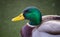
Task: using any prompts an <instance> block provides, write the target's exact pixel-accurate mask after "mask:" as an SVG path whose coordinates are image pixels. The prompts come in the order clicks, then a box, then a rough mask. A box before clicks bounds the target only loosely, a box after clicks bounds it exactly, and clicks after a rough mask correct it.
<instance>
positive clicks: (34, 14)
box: [12, 7, 42, 25]
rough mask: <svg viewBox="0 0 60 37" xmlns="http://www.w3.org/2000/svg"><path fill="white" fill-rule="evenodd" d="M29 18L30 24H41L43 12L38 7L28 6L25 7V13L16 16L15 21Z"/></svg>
mask: <svg viewBox="0 0 60 37" xmlns="http://www.w3.org/2000/svg"><path fill="white" fill-rule="evenodd" d="M24 19H27V20H29V21H30V22H29V24H30V25H40V24H41V22H42V14H41V12H40V10H39V9H37V8H36V7H28V8H26V9H24V11H23V13H21V14H20V15H18V16H16V17H14V18H13V19H12V21H13V22H15V21H20V20H24Z"/></svg>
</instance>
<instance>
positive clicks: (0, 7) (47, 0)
mask: <svg viewBox="0 0 60 37" xmlns="http://www.w3.org/2000/svg"><path fill="white" fill-rule="evenodd" d="M29 6H35V7H37V8H39V9H40V10H41V12H42V14H43V15H48V14H53V15H55V14H56V15H60V0H0V37H21V35H20V29H21V28H22V26H23V25H24V24H26V22H28V21H27V20H24V21H19V22H12V21H11V19H12V18H13V17H15V16H17V15H19V14H20V13H21V12H22V11H23V9H24V8H26V7H29Z"/></svg>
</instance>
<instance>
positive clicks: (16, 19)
mask: <svg viewBox="0 0 60 37" xmlns="http://www.w3.org/2000/svg"><path fill="white" fill-rule="evenodd" d="M24 19H25V18H24V16H23V13H21V14H20V15H18V16H16V17H14V18H13V19H12V21H20V20H24Z"/></svg>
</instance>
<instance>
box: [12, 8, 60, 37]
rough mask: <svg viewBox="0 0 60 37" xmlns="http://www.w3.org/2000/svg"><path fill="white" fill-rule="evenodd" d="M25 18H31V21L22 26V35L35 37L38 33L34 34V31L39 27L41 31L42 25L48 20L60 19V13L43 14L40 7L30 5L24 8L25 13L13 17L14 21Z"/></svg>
mask: <svg viewBox="0 0 60 37" xmlns="http://www.w3.org/2000/svg"><path fill="white" fill-rule="evenodd" d="M24 19H27V20H29V23H27V24H26V25H24V26H23V27H22V29H21V35H22V37H35V36H34V35H36V34H34V33H36V30H37V29H38V30H39V31H40V29H41V28H40V26H41V25H43V24H44V23H45V22H47V21H51V20H60V17H59V16H58V15H46V16H42V14H41V11H40V10H39V9H37V8H36V7H28V8H26V9H24V11H23V13H21V14H20V15H18V16H16V17H14V18H13V19H12V21H14V22H15V21H20V20H24ZM49 24H50V23H49ZM49 24H48V25H49ZM38 30H37V31H38ZM37 35H38V33H37ZM37 37H38V36H37ZM39 37H40V36H39Z"/></svg>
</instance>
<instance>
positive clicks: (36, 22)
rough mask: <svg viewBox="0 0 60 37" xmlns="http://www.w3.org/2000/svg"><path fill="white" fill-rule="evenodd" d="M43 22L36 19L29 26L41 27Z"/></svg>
mask: <svg viewBox="0 0 60 37" xmlns="http://www.w3.org/2000/svg"><path fill="white" fill-rule="evenodd" d="M41 22H42V19H36V20H34V21H32V20H30V22H29V24H30V25H33V26H37V25H40V24H41Z"/></svg>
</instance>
